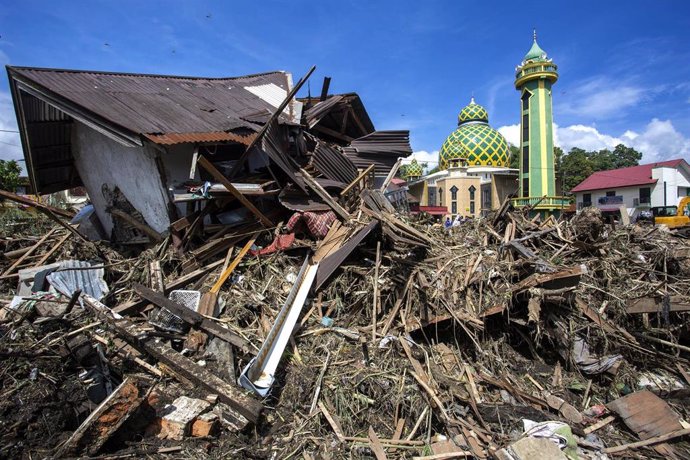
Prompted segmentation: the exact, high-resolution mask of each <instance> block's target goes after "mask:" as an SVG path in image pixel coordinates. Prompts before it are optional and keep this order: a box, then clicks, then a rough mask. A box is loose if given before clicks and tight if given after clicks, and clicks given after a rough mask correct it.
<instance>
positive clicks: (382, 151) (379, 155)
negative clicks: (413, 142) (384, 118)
mask: <svg viewBox="0 0 690 460" xmlns="http://www.w3.org/2000/svg"><path fill="white" fill-rule="evenodd" d="M342 149H343V152H344V153H345V155H346V156H347V157H348V158H349V159H350V160H351V161H352V163H354V165H355V166H356V167H357V168H360V169H364V168H367V167H369V165H371V164H373V165H374V171H375V174H376V175H377V176H382V175H386V174H388V172H389V171H390V170H391V168H392V167H393V165H395V163H396V161H397V160H398V158H400V157H403V158H404V157H408V156H410V155H411V154H412V147H410V132H409V131H374V132H373V133H371V134H368V135H366V136H364V137H360V138H359V139H355V140H353V141H352V142H351V143H350V145H349V146H347V147H343V148H342Z"/></svg>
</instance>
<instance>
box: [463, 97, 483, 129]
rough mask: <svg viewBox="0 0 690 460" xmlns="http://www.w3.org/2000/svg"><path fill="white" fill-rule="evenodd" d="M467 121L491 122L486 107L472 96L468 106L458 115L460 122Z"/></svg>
mask: <svg viewBox="0 0 690 460" xmlns="http://www.w3.org/2000/svg"><path fill="white" fill-rule="evenodd" d="M466 121H484V122H486V123H488V122H489V114H488V113H487V112H486V109H485V108H484V107H482V106H481V105H479V104H476V103H475V102H474V98H472V100H471V101H470V103H469V104H468V105H467V107H465V108H464V109H462V110H461V111H460V114H459V115H458V124H461V123H465V122H466Z"/></svg>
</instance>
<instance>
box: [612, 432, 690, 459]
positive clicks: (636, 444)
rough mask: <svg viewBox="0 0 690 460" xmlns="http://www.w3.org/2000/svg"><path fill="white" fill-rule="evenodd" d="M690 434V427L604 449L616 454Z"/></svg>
mask: <svg viewBox="0 0 690 460" xmlns="http://www.w3.org/2000/svg"><path fill="white" fill-rule="evenodd" d="M689 434H690V429H684V430H678V431H674V432H672V433H667V434H663V435H661V436H657V437H655V438H650V439H646V440H644V441H638V442H631V443H630V444H623V445H620V446H615V447H607V448H606V449H604V450H603V452H604V453H605V454H615V453H618V452H623V451H625V450H628V449H636V448H638V447H645V446H651V445H653V444H659V443H661V442H664V441H669V440H671V439H675V438H680V437H681V436H687V435H689Z"/></svg>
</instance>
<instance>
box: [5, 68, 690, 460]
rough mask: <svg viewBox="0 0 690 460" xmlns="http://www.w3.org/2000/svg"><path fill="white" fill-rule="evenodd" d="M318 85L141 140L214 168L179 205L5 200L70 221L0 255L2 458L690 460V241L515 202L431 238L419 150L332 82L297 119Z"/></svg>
mask: <svg viewBox="0 0 690 460" xmlns="http://www.w3.org/2000/svg"><path fill="white" fill-rule="evenodd" d="M24 72H28V70H24ZM41 72H42V71H38V70H37V71H35V72H34V71H32V75H33V74H37V75H39V74H41V75H42V73H41ZM39 76H40V75H39ZM63 77H65V78H67V77H66V76H64V75H63ZM27 78H28V77H27ZM35 78H38V77H36V76H35ZM84 78H95V77H84ZM112 78H117V79H120V80H122V81H123V82H124V81H126V82H127V85H136V84H140V83H136V82H137V81H140V80H143V81H145V82H148V83H146V84H150V85H154V84H156V85H160V84H162V81H159V80H155V81H152V80H151V78H150V76H131V75H125V76H122V75H120V76H118V77H115V76H114V77H112ZM252 78H253V79H256V78H264V77H263V76H261V75H259V76H255V77H252ZM281 78H282V77H281ZM105 80H107V79H104V81H103V84H108V82H107V81H105ZM51 81H52V80H51ZM113 81H114V80H113ZM304 81H306V78H304V79H302V80H301V81H300V82H299V83H298V84H297V85H295V87H294V88H293V89H292V90H291V91H290V93H288V94H287V96H286V97H285V99H284V100H283V102H282V104H280V105H279V106H277V109H276V110H275V111H274V112H273V113H266V111H265V110H264V109H265V108H266V104H265V103H264V102H266V101H264V102H262V103H261V104H259V105H257V107H258V108H261V109H262V110H260V111H258V112H252V113H247V112H246V111H245V112H243V113H242V114H241V115H242V116H241V117H240V116H239V115H238V116H237V117H236V118H237V119H236V120H235V122H237V126H238V127H239V128H237V129H240V128H241V129H242V130H243V131H241V133H239V132H238V133H234V132H230V131H227V132H226V131H222V132H213V133H211V134H213V136H220V139H222V140H223V141H222V142H225V141H228V142H227V143H225V144H223V143H220V144H217V145H215V144H213V145H208V144H207V142H206V141H208V142H211V141H212V140H213V139H215V137H210V135H209V133H205V134H204V135H203V136H201V134H200V133H199V132H187V133H179V132H173V133H172V134H170V133H168V134H166V133H163V134H161V133H158V134H155V133H154V134H152V133H151V132H149V131H142V132H141V133H144V134H145V135H146V136H145V137H147V138H149V139H153V140H155V141H156V142H159V143H162V144H160V145H168V144H175V142H177V140H179V139H183V140H182V141H180V142H179V144H184V145H185V146H186V147H185V148H190V149H191V148H193V154H192V152H191V150H190V152H189V153H190V155H189V157H190V158H193V160H192V163H191V165H187V164H184V165H183V167H182V168H181V169H183V170H184V174H182V176H183V177H185V178H186V177H189V178H190V179H189V181H186V180H185V181H184V184H182V187H183V189H180V188H179V187H178V188H175V187H172V186H171V187H170V188H168V189H166V190H164V191H163V192H161V191H160V190H159V189H160V187H161V184H162V183H165V181H164V180H163V177H167V175H166V174H161V171H160V170H159V169H156V172H155V177H153V176H152V177H153V179H151V180H152V183H153V184H154V185H155V187H154V188H152V189H151V190H154V192H155V193H154V192H151V193H150V194H149V195H150V196H148V195H147V196H143V197H142V196H136V197H135V196H134V195H132V194H129V198H130V200H131V201H129V200H128V198H127V196H128V193H129V192H130V191H129V190H123V187H124V185H122V184H126V183H128V182H127V180H129V179H130V178H129V177H116V176H117V174H116V173H117V171H115V172H114V173H113V174H112V176H113V177H112V178H111V177H109V178H108V180H112V181H113V183H109V184H106V183H103V184H101V183H98V187H99V189H98V190H96V191H97V192H98V193H100V194H101V195H98V198H99V199H98V203H96V202H94V204H93V207H92V208H85V209H84V210H82V211H81V212H80V213H79V214H78V215H76V216H74V215H73V213H71V212H67V211H65V210H62V209H58V208H52V207H50V206H46V205H43V204H40V203H34V202H32V201H30V200H27V199H25V198H22V197H17V196H15V195H12V194H8V193H2V194H0V195H1V196H2V198H4V199H9V200H12V201H16V202H19V203H20V204H21V205H22V206H31V207H33V208H35V209H36V210H37V211H39V212H40V213H42V214H43V215H44V216H46V218H47V219H50V221H51V222H53V223H54V226H53V227H51V228H49V229H48V230H46V231H45V232H43V233H40V232H31V228H28V227H27V228H26V229H25V230H23V231H22V230H21V229H19V228H18V230H17V232H15V233H13V234H7V235H4V237H3V239H2V240H1V241H0V242H1V243H2V244H3V245H4V247H3V250H4V253H3V254H4V257H3V259H2V261H0V262H1V267H2V272H1V274H0V282H2V283H3V284H2V292H3V298H2V299H1V300H0V301H1V302H2V310H0V356H2V357H3V360H2V363H1V364H0V414H1V418H0V439H2V443H0V457H3V458H4V457H8V458H33V457H34V456H40V457H77V456H79V457H82V458H84V457H86V458H94V457H95V458H126V457H144V456H147V457H161V458H163V457H166V456H169V455H173V456H175V457H184V458H208V457H209V456H213V457H223V458H265V459H274V458H280V459H288V458H304V459H316V458H372V457H375V458H377V459H378V460H381V459H385V458H391V459H392V458H410V457H412V458H417V459H429V460H431V459H436V460H438V459H446V458H463V457H467V458H480V459H483V458H499V459H528V458H534V457H538V458H570V459H574V458H597V459H601V458H609V457H610V456H614V455H626V456H648V457H654V456H656V457H659V458H684V457H688V456H690V450H689V449H688V445H687V442H686V441H685V440H684V439H683V437H685V436H687V435H688V434H689V433H690V429H689V428H688V425H687V423H686V422H685V420H686V419H687V417H688V408H687V403H686V401H687V400H688V399H687V394H688V388H689V387H688V385H690V374H689V372H690V370H689V369H690V367H689V366H688V364H689V363H688V352H690V347H689V346H688V344H687V342H688V330H687V317H686V316H687V312H688V311H690V276H689V275H690V268H689V267H690V265H689V264H688V262H689V261H688V258H689V257H690V245H689V244H688V241H687V240H684V239H681V238H678V237H677V236H675V235H672V234H670V233H668V232H665V231H663V230H662V229H661V228H657V227H648V226H647V227H643V226H637V225H633V226H631V225H616V224H612V223H605V222H604V221H603V220H602V217H601V215H600V214H599V213H598V212H597V211H596V210H593V209H588V210H585V211H583V212H582V213H580V214H578V215H576V216H575V217H573V219H572V220H570V221H566V220H562V219H555V218H554V217H548V218H544V217H543V216H540V214H539V213H538V212H536V210H530V209H522V210H516V209H512V208H511V206H510V200H507V201H505V203H504V204H503V206H502V207H501V208H500V209H499V210H497V211H495V212H493V213H492V214H490V215H487V216H485V217H482V218H480V219H470V220H468V221H465V222H463V223H462V224H460V225H459V226H453V227H451V228H450V229H444V228H443V227H442V226H441V225H439V224H437V223H434V222H433V221H431V220H426V218H425V217H424V216H417V217H415V218H414V220H413V219H412V217H411V216H408V215H407V214H400V213H398V212H397V211H396V209H395V208H394V207H393V206H392V205H391V203H390V202H389V201H388V199H387V198H386V195H385V192H386V190H387V189H388V186H389V184H390V183H391V181H392V179H393V177H394V176H395V174H396V171H397V169H398V167H399V165H400V160H399V159H398V158H399V157H401V156H407V154H409V153H410V148H409V133H407V132H397V131H396V132H391V131H388V132H379V131H374V130H373V126H369V125H371V123H370V122H367V120H366V119H365V118H364V116H363V114H364V113H365V112H363V110H362V108H361V107H360V106H361V102H360V101H359V98H358V97H355V96H353V95H338V96H328V91H327V89H328V88H327V87H325V88H324V90H323V91H322V93H323V94H322V97H321V98H320V100H319V101H318V102H316V103H314V104H312V102H313V101H311V98H309V99H308V100H306V101H305V106H304V109H305V110H304V112H303V113H302V118H301V119H300V118H299V117H297V112H298V111H297V110H292V109H291V110H288V112H290V113H291V114H293V115H294V116H295V117H297V118H295V119H293V118H294V117H289V119H286V117H285V116H282V115H281V114H283V111H284V109H286V110H287V109H288V108H289V107H288V105H289V104H290V103H291V102H294V101H293V97H294V94H295V93H296V92H297V90H298V89H299V87H300V86H301V85H302V84H303V83H304ZM48 83H49V82H47V83H46V84H48ZM218 83H219V82H215V83H213V84H218ZM123 84H125V83H123ZM176 84H177V83H176ZM211 84H212V83H208V85H211ZM185 85H186V86H184V88H187V87H189V86H190V84H189V83H187V82H185ZM82 86H84V85H82ZM86 86H89V85H86ZM192 86H193V85H192ZM265 86H266V87H270V88H272V87H271V86H270V85H265ZM274 86H275V85H274ZM326 86H327V85H326ZM199 87H201V88H203V87H206V86H205V85H199ZM171 88H173V91H171V92H170V94H171V95H173V94H176V93H175V90H180V88H182V86H171ZM250 88H253V89H252V90H253V91H255V92H258V94H264V91H268V89H266V88H265V87H264V86H253V87H250ZM95 89H98V88H95ZM231 89H233V88H228V90H231ZM245 89H246V88H245ZM245 89H242V88H239V87H234V90H233V91H235V92H236V93H238V92H240V90H242V91H244V90H245ZM89 91H90V88H89ZM185 91H186V89H185ZM247 91H248V90H247ZM226 93H227V92H223V93H222V94H226ZM117 94H118V95H119V96H118V97H125V96H124V95H122V94H120V93H119V92H118V93H117ZM123 94H124V93H123ZM133 94H134V96H132V95H130V96H128V97H133V98H136V97H137V96H136V94H138V93H136V92H133ZM214 94H215V93H214ZM219 94H220V93H219ZM227 94H230V93H227ZM252 94H253V93H252ZM278 94H280V93H278ZM111 96H112V94H111ZM171 97H172V96H171ZM256 97H257V98H259V99H261V98H260V97H259V96H256ZM85 100H87V101H90V99H88V98H86V99H85ZM243 100H244V99H243ZM247 100H249V99H247ZM261 100H263V99H261ZM271 100H273V99H271ZM255 102H257V101H255ZM274 102H275V101H274ZM257 104H258V102H257ZM144 105H146V104H144ZM178 105H179V104H177V105H175V107H177V106H178ZM240 105H241V106H242V108H246V107H245V106H244V105H242V104H240ZM161 111H162V110H161ZM207 112H208V113H207V114H206V115H204V117H216V116H222V118H227V117H226V116H225V115H224V114H223V113H221V112H220V111H219V114H216V115H213V114H214V113H215V109H213V110H207ZM293 112H294V113H293ZM205 113H206V112H205ZM358 113H359V114H360V115H361V116H360V115H358ZM126 118H127V119H129V118H131V117H126ZM350 118H351V119H352V120H351V121H350V122H348V119H350ZM125 121H126V120H125ZM63 122H64V123H65V124H69V125H70V126H72V125H74V126H76V128H77V131H80V130H82V129H86V128H88V127H82V126H81V125H79V124H77V123H76V122H74V123H73V120H71V119H69V118H68V117H67V115H65V117H64V119H63V120H61V123H63ZM123 123H124V122H123ZM123 126H124V125H123ZM70 129H71V128H70ZM194 129H196V128H194ZM351 130H354V131H355V132H356V133H357V135H359V136H360V137H357V138H355V137H352V136H350V135H348V134H347V133H351V132H352V131H351ZM80 132H81V131H80ZM84 132H88V131H84ZM84 132H82V134H84ZM136 132H139V131H136ZM141 133H139V134H141ZM130 134H132V136H134V132H133V133H130ZM90 135H94V136H95V135H96V134H89V136H90ZM199 136H201V138H200V137H199ZM72 137H75V136H72ZM76 137H77V138H79V136H76ZM81 137H84V136H81ZM86 137H87V138H88V136H86ZM77 140H78V139H77ZM232 140H235V141H237V142H235V143H234V144H233V143H231V142H230V141H232ZM194 142H199V143H200V144H194ZM216 142H221V141H217V140H216ZM166 143H168V144H166ZM88 145H89V144H88V143H86V144H84V145H83V147H84V148H86V147H88ZM160 145H159V147H157V148H162V147H160ZM110 147H112V145H111V146H110ZM149 147H151V146H150V145H149V144H146V147H145V148H149ZM211 147H213V148H211ZM131 148H133V149H134V148H138V147H136V146H131ZM145 148H144V147H142V149H145ZM180 148H182V147H180ZM154 150H155V149H154ZM99 152H100V151H99ZM99 152H94V155H96V154H100V153H102V152H100V153H99ZM132 152H133V151H128V153H127V154H132ZM121 153H122V154H123V155H124V154H125V153H123V152H121ZM144 153H146V154H147V155H149V154H150V155H153V153H151V151H149V150H145V152H144ZM167 153H171V152H167ZM183 153H184V152H183ZM146 158H149V157H146ZM180 158H187V156H185V155H179V158H178V160H179V159H180ZM157 159H160V158H157ZM250 159H251V160H252V161H249V160H250ZM161 161H162V160H161ZM180 162H181V160H180ZM150 163H151V165H153V166H156V164H155V163H154V162H150ZM250 163H251V164H250ZM147 164H148V163H147ZM188 166H189V167H188ZM96 169H98V171H96V172H94V173H93V174H96V173H102V172H103V170H102V168H100V169H99V168H96ZM115 169H116V168H114V170H115ZM188 171H189V176H187V175H186V173H187V172H188ZM83 172H84V171H81V172H80V173H83ZM136 172H137V173H140V171H136ZM108 173H110V171H108ZM130 173H131V171H130ZM201 173H203V174H201ZM172 176H177V174H172ZM70 177H72V176H70ZM90 179H91V180H92V190H89V193H90V194H93V193H94V190H93V182H98V181H97V180H95V179H94V177H91V178H90ZM139 179H140V180H143V179H142V178H139ZM200 179H202V180H200ZM118 181H119V182H118ZM233 181H234V182H233ZM87 182H88V181H87ZM118 183H119V184H120V185H122V187H121V186H120V185H118ZM149 185H150V184H149ZM166 185H171V184H166ZM177 185H180V184H177ZM87 188H88V184H87ZM141 190H144V188H143V187H142V188H141ZM159 192H160V193H159ZM164 192H165V193H164ZM168 192H169V193H168ZM154 195H155V196H154ZM134 198H136V200H134ZM148 198H151V199H150V200H148ZM154 198H155V199H156V200H158V201H155V200H154ZM147 200H148V201H147ZM95 201H96V200H95ZM132 202H135V203H136V204H137V206H139V208H137V207H135V206H134V204H132ZM155 203H159V206H156V205H155ZM161 203H162V204H161ZM168 205H169V206H168ZM161 207H162V208H166V207H167V208H169V209H165V210H162V209H161ZM185 207H186V212H183V209H185ZM171 215H175V216H176V218H175V219H173V218H171V217H170V216H171ZM104 217H107V219H104ZM66 219H70V222H68V221H67V220H66ZM108 219H109V220H108ZM166 219H169V222H167V221H166ZM161 222H167V223H165V226H166V227H167V226H168V223H169V224H170V225H169V228H167V230H165V231H161V228H160V227H161V225H162V224H161ZM105 223H107V224H108V225H105ZM100 224H104V225H102V226H101V225H100ZM101 227H108V232H107V233H108V234H109V235H110V236H109V238H110V241H109V242H105V241H92V239H98V237H99V235H103V234H104V230H105V228H101ZM33 229H34V230H36V229H39V227H33Z"/></svg>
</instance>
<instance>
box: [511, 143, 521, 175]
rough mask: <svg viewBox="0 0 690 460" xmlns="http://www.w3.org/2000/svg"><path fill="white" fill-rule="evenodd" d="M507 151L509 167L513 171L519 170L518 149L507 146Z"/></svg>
mask: <svg viewBox="0 0 690 460" xmlns="http://www.w3.org/2000/svg"><path fill="white" fill-rule="evenodd" d="M508 151H509V152H510V164H509V167H511V168H513V169H520V147H518V146H517V145H513V144H508Z"/></svg>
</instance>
